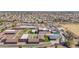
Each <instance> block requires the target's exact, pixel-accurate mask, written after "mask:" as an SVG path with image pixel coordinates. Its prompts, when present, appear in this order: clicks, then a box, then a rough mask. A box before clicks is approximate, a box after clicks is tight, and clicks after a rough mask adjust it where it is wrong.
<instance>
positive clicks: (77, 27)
mask: <svg viewBox="0 0 79 59" xmlns="http://www.w3.org/2000/svg"><path fill="white" fill-rule="evenodd" d="M61 25H62V26H63V27H64V28H66V29H67V30H69V31H71V32H73V33H75V34H76V35H78V36H79V24H73V23H70V24H69V23H68V24H61Z"/></svg>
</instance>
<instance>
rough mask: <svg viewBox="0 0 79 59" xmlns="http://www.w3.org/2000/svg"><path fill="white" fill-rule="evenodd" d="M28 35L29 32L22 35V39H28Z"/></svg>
mask: <svg viewBox="0 0 79 59" xmlns="http://www.w3.org/2000/svg"><path fill="white" fill-rule="evenodd" d="M28 36H29V34H23V35H22V37H21V39H27V38H28Z"/></svg>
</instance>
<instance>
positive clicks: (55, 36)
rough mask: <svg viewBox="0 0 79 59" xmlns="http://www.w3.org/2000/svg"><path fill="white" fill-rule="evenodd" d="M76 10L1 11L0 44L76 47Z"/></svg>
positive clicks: (78, 20)
mask: <svg viewBox="0 0 79 59" xmlns="http://www.w3.org/2000/svg"><path fill="white" fill-rule="evenodd" d="M72 25H73V27H75V26H78V25H79V12H52V11H50V12H48V11H46V12H45V11H1V12H0V48H4V47H9V48H12V47H16V48H78V47H79V34H77V33H79V31H78V30H79V28H77V27H76V28H77V29H75V30H74V28H72Z"/></svg>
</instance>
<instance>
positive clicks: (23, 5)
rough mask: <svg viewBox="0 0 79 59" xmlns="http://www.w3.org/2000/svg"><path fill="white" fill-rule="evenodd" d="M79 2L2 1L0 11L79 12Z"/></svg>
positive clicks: (46, 0)
mask: <svg viewBox="0 0 79 59" xmlns="http://www.w3.org/2000/svg"><path fill="white" fill-rule="evenodd" d="M78 2H79V1H78V0H0V11H7V10H10V11H11V10H12V11H64V10H65V11H79V3H78Z"/></svg>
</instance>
